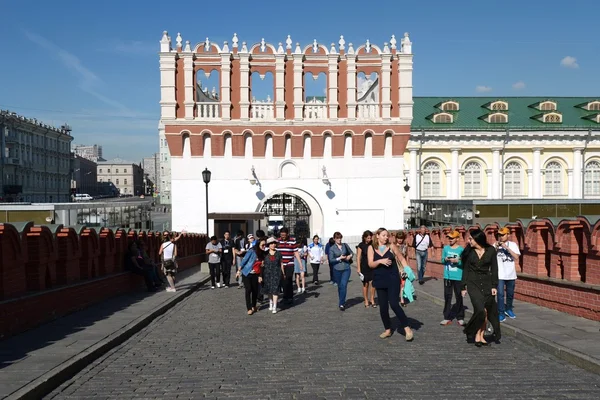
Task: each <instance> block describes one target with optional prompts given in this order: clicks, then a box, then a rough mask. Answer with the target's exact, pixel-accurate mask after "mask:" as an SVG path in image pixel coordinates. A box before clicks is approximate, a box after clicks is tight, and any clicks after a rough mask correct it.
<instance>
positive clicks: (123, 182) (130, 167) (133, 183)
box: [98, 158, 144, 196]
mask: <svg viewBox="0 0 600 400" xmlns="http://www.w3.org/2000/svg"><path fill="white" fill-rule="evenodd" d="M98 182H99V183H102V184H105V183H107V182H108V183H110V184H111V185H110V186H111V187H112V185H114V186H115V187H116V188H117V189H118V191H119V194H120V195H121V196H123V195H126V196H140V195H142V194H143V193H144V170H143V169H142V167H141V165H140V164H136V163H134V162H132V161H127V160H122V159H120V158H114V159H112V160H107V161H101V162H99V163H98Z"/></svg>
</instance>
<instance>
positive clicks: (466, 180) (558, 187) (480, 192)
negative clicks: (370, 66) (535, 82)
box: [404, 97, 600, 200]
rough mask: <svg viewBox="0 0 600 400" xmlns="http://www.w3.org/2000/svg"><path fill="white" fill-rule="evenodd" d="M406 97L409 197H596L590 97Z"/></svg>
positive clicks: (599, 184)
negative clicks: (410, 107)
mask: <svg viewBox="0 0 600 400" xmlns="http://www.w3.org/2000/svg"><path fill="white" fill-rule="evenodd" d="M414 101H415V106H414V119H413V125H412V134H411V139H410V141H409V143H408V146H407V152H406V154H405V156H404V160H405V163H406V165H405V175H406V178H407V180H408V182H409V185H410V188H411V189H410V191H409V198H410V199H412V200H417V199H431V200H435V199H457V200H458V199H473V200H481V199H490V200H495V199H504V200H515V199H600V100H598V99H597V98H590V97H554V98H547V97H503V98H494V97H454V98H445V97H444V98H442V97H416V98H415V99H414Z"/></svg>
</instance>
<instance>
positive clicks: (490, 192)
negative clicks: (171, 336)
mask: <svg viewBox="0 0 600 400" xmlns="http://www.w3.org/2000/svg"><path fill="white" fill-rule="evenodd" d="M485 174H486V177H487V198H488V199H493V198H494V197H493V192H494V186H493V184H492V169H491V168H488V169H486V170H485Z"/></svg>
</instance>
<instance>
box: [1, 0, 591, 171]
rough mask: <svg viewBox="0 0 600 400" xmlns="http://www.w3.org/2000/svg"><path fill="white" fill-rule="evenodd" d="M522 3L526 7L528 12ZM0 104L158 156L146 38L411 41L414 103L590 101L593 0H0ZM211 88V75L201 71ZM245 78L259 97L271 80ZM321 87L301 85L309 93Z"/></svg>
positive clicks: (154, 42)
mask: <svg viewBox="0 0 600 400" xmlns="http://www.w3.org/2000/svg"><path fill="white" fill-rule="evenodd" d="M528 4H530V5H528ZM0 10H1V15H2V23H1V24H0V38H2V44H3V46H2V47H3V49H2V53H1V55H0V109H4V110H6V109H10V110H11V111H15V112H17V113H19V114H21V115H25V116H27V117H31V118H37V119H38V120H42V121H44V122H45V123H48V124H52V125H55V126H60V125H62V124H63V123H65V122H66V123H68V124H70V125H71V127H72V128H73V132H72V134H73V136H74V138H75V140H74V142H75V143H78V144H90V145H91V144H99V145H102V146H103V150H104V157H105V158H108V159H110V158H114V157H121V158H126V159H130V160H134V161H138V160H141V158H142V157H146V156H150V155H151V154H152V153H155V152H157V151H158V144H159V141H158V129H157V127H158V120H159V118H160V108H159V101H160V74H159V62H158V51H159V40H160V39H161V36H162V32H163V31H164V30H167V31H168V32H169V35H170V36H171V37H172V40H173V46H175V37H176V36H177V33H178V32H180V33H181V35H182V37H183V40H184V42H185V41H186V40H190V42H191V43H192V44H196V43H199V42H203V41H204V40H205V39H206V38H207V37H208V38H209V40H210V41H214V42H217V43H219V44H221V45H222V43H223V41H225V40H226V41H228V42H229V44H230V46H231V42H232V37H233V34H234V33H237V36H238V38H239V41H240V43H241V42H242V41H246V42H247V43H248V44H249V45H251V44H254V43H257V42H260V40H261V38H264V39H265V41H266V42H270V43H273V44H274V45H275V46H277V44H278V43H279V42H283V43H284V46H285V40H286V38H287V35H291V38H292V41H293V42H294V46H295V43H296V42H299V43H300V44H301V46H302V47H304V46H306V45H309V44H311V43H312V42H313V40H314V39H316V40H317V41H318V42H319V43H323V44H325V45H326V46H327V47H330V45H331V43H332V42H333V43H336V47H337V43H338V41H339V37H340V35H344V39H345V41H346V46H348V43H350V42H352V43H353V44H354V47H355V48H356V47H358V46H360V45H361V44H364V43H365V42H366V40H367V39H368V40H370V42H371V43H373V44H377V45H378V46H380V47H383V43H384V42H389V40H390V37H391V35H392V34H394V35H396V38H398V41H399V40H400V38H401V37H402V36H403V34H404V32H409V33H410V38H411V41H412V42H413V53H414V72H413V85H414V95H415V96H448V97H451V96H456V97H458V96H545V97H559V96H590V97H600V79H598V73H597V72H596V73H594V72H593V71H600V51H599V50H600V41H599V40H598V39H597V34H596V32H595V28H594V27H595V26H596V25H597V16H598V15H600V1H597V0H573V1H571V2H565V1H560V0H546V1H544V2H543V4H537V3H536V4H534V3H533V2H527V1H522V0H519V1H515V0H504V1H502V2H501V3H498V2H497V1H487V2H486V1H481V0H478V1H475V0H457V1H454V2H448V1H442V0H428V1H406V0H389V1H387V0H386V1H377V0H373V1H369V2H364V1H355V0H345V1H340V0H319V1H314V0H307V1H304V2H301V3H298V2H289V3H286V2H283V1H281V0H262V1H260V2H251V1H244V2H242V1H240V2H236V1H231V2H219V1H213V2H199V1H197V0H196V1H189V0H178V1H176V2H167V1H165V0H163V1H156V0H102V1H91V0H89V1H88V0H54V1H43V0H36V1H34V0H0ZM201 78H202V85H203V86H205V87H208V89H209V90H212V86H214V85H213V83H214V82H215V76H211V77H209V78H206V77H201ZM269 79H271V77H269V76H267V77H266V78H265V80H264V81H261V80H260V78H259V77H256V78H253V84H255V87H256V88H260V89H259V90H255V92H258V94H259V96H257V99H259V100H260V99H265V98H266V95H267V94H268V93H267V92H268V91H269V89H268V88H269V85H270V84H272V83H271V82H272V81H270V80H269ZM323 89H324V82H323V79H317V80H316V81H311V83H310V85H307V91H308V92H309V93H308V94H312V95H315V96H321V95H323Z"/></svg>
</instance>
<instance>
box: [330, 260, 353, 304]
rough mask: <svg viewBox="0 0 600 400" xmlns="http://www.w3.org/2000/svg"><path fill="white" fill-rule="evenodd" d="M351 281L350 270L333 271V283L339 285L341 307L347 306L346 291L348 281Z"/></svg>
mask: <svg viewBox="0 0 600 400" xmlns="http://www.w3.org/2000/svg"><path fill="white" fill-rule="evenodd" d="M349 280H350V268H347V269H344V270H342V271H339V270H337V269H335V268H334V269H333V281H334V282H335V283H337V285H338V296H339V299H340V301H339V305H340V306H343V305H344V304H346V290H347V288H348V281H349Z"/></svg>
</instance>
